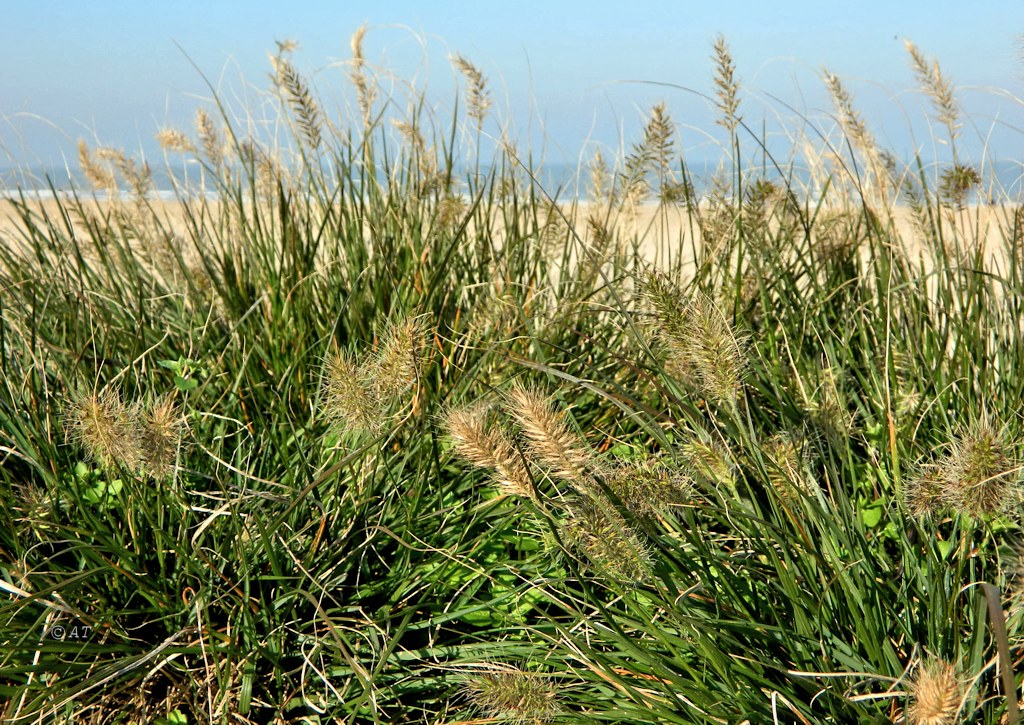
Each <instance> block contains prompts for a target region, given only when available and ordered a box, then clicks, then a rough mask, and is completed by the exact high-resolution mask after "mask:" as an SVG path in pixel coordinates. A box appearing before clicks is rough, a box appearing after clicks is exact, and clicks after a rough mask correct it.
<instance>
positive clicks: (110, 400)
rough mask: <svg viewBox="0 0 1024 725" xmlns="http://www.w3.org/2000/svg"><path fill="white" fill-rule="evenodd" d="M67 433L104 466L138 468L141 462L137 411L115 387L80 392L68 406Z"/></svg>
mask: <svg viewBox="0 0 1024 725" xmlns="http://www.w3.org/2000/svg"><path fill="white" fill-rule="evenodd" d="M67 415H68V434H69V436H70V437H71V438H73V439H74V440H75V441H76V442H77V443H78V444H80V445H81V446H82V447H83V448H84V449H85V451H86V453H87V454H88V455H89V457H90V458H92V459H93V460H94V461H96V462H97V463H98V464H99V465H100V466H102V467H104V468H117V467H121V468H126V469H135V468H137V467H138V466H139V464H140V463H141V461H142V449H141V446H140V441H139V435H138V421H137V415H136V412H135V411H134V410H133V409H132V408H131V407H130V406H127V405H125V403H124V401H123V400H122V399H121V396H120V395H119V394H118V393H117V392H116V391H114V390H110V389H107V390H102V391H100V392H98V393H85V394H79V395H76V396H74V397H73V398H72V400H71V404H70V406H69V408H68V412H67Z"/></svg>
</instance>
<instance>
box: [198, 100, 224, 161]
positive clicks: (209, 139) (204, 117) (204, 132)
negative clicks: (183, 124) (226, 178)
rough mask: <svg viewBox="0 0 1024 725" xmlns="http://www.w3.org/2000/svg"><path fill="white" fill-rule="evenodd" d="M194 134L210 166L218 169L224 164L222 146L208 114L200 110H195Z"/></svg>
mask: <svg viewBox="0 0 1024 725" xmlns="http://www.w3.org/2000/svg"><path fill="white" fill-rule="evenodd" d="M196 133H197V134H198V135H199V143H200V144H201V145H202V147H203V153H204V154H205V155H206V160H207V161H209V162H210V166H212V167H213V168H215V169H216V168H220V166H221V164H222V163H223V162H224V144H223V142H222V141H221V137H220V132H219V131H218V130H217V127H216V126H215V125H214V123H213V119H212V118H210V114H209V113H207V112H206V111H205V110H203V109H202V108H200V109H197V110H196Z"/></svg>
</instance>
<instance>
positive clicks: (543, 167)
mask: <svg viewBox="0 0 1024 725" xmlns="http://www.w3.org/2000/svg"><path fill="white" fill-rule="evenodd" d="M945 168H948V164H942V163H938V162H930V163H924V164H923V166H922V169H921V170H922V171H923V173H924V177H925V179H926V181H927V183H928V186H929V188H930V189H932V190H935V189H936V188H938V179H939V176H940V174H941V173H942V171H943V170H944V169H945ZM976 168H978V169H979V171H980V172H981V177H982V185H981V187H980V188H979V189H978V190H977V191H975V192H974V194H973V198H971V199H970V201H972V202H977V201H982V200H989V201H1009V202H1011V203H1021V202H1024V161H1011V160H997V161H992V162H987V163H985V164H982V165H978V166H976ZM326 171H328V172H329V169H327V170H326ZM686 171H687V174H688V176H689V180H690V183H691V184H692V185H693V190H694V193H695V194H696V196H697V197H702V196H704V195H705V194H706V193H707V192H708V190H709V189H710V187H711V183H712V180H713V179H714V178H715V176H716V175H718V176H722V175H723V174H724V175H726V176H727V177H728V175H729V174H730V171H729V170H728V169H727V168H725V167H723V166H722V164H721V162H719V161H697V162H692V163H689V164H688V165H687V167H686ZM911 171H912V173H914V174H915V176H916V175H917V173H918V170H917V168H916V166H915V167H914V168H913V169H911ZM151 173H152V182H153V188H154V192H153V197H154V198H157V199H162V200H167V201H171V200H174V199H177V198H180V197H182V196H199V195H206V196H209V197H213V196H215V191H214V190H213V189H214V185H213V184H212V183H211V180H210V178H209V177H208V176H207V177H205V178H204V172H203V170H202V169H201V168H200V167H199V165H198V164H195V163H191V164H182V165H180V166H177V167H154V168H152V170H151ZM515 173H516V175H517V177H518V178H519V179H520V180H521V181H522V182H523V183H524V184H526V183H533V184H534V185H535V187H537V190H538V193H543V194H546V195H547V196H549V197H551V198H553V199H558V200H562V201H568V200H571V199H578V200H580V201H586V200H587V177H588V170H587V169H586V168H585V167H584V168H582V169H580V168H579V167H577V166H576V165H574V164H566V163H552V164H540V165H539V166H538V167H537V168H536V169H534V170H533V173H532V175H531V174H528V173H527V171H526V170H525V169H522V168H520V169H518V170H516V171H515ZM745 173H746V174H748V175H750V176H751V177H757V178H764V179H767V180H769V181H773V182H776V183H779V184H781V185H787V184H791V185H792V186H793V188H795V189H797V190H800V189H806V188H807V186H808V183H809V181H810V173H809V172H808V171H807V170H806V169H805V168H801V167H800V166H799V165H793V166H792V167H788V168H783V169H781V170H780V169H776V168H773V167H767V168H757V167H748V168H747V170H746V172H745ZM489 174H490V169H489V168H487V167H481V168H480V169H473V170H470V169H465V170H463V172H462V173H461V174H456V178H457V179H461V180H466V179H474V178H475V181H476V183H482V182H485V181H486V180H487V178H488V175H489ZM675 174H676V177H677V178H678V177H679V169H676V170H675ZM531 176H532V178H531ZM379 177H380V179H381V180H382V181H383V180H384V179H385V175H384V174H383V173H381V174H379ZM651 181H652V184H654V185H656V180H654V179H651ZM75 194H78V195H83V196H88V197H90V198H92V196H93V195H94V193H93V192H92V191H91V190H90V188H89V185H88V182H87V181H86V179H85V178H84V176H83V175H82V174H81V172H80V171H78V170H77V169H66V168H60V169H53V168H51V169H47V168H40V167H27V168H17V167H6V168H3V167H0V198H17V197H19V196H21V195H24V196H25V197H26V198H33V199H48V198H54V197H69V196H72V195H75ZM95 196H96V197H97V198H99V199H103V198H104V197H105V196H106V194H105V193H103V192H100V193H96V194H95Z"/></svg>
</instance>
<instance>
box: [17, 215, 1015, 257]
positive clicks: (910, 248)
mask: <svg viewBox="0 0 1024 725" xmlns="http://www.w3.org/2000/svg"><path fill="white" fill-rule="evenodd" d="M28 206H29V208H30V209H31V213H32V214H34V215H36V216H37V218H39V219H40V220H42V219H49V220H50V221H51V222H52V223H55V224H58V225H59V227H61V228H63V226H64V225H65V224H68V223H70V224H72V225H73V226H74V227H75V228H76V229H77V230H78V231H84V229H85V228H84V225H83V222H82V220H81V219H75V218H69V219H64V218H63V214H62V211H61V205H60V203H59V202H58V201H56V200H53V199H47V200H40V201H30V202H28ZM87 207H88V208H92V209H94V210H95V211H96V212H103V211H105V210H106V209H107V208H108V205H107V203H106V202H89V203H88V204H87ZM150 208H151V209H152V212H153V213H154V214H155V215H156V218H157V219H159V223H160V225H161V226H162V227H163V228H165V229H169V230H171V231H172V232H174V233H175V234H178V235H180V236H182V237H184V238H187V237H188V233H187V226H186V224H185V221H184V214H183V206H182V202H178V201H159V200H158V201H153V202H151V204H150ZM560 209H561V214H556V213H554V212H549V215H548V224H549V227H550V231H551V233H552V234H553V235H554V236H558V235H559V234H560V233H561V234H562V235H563V236H564V231H565V223H566V221H565V220H566V219H570V220H573V221H574V228H575V232H576V234H578V235H579V237H580V239H582V240H583V241H584V242H585V243H587V244H591V243H593V242H594V241H595V240H596V236H597V235H599V234H604V233H611V235H612V236H613V237H617V238H618V239H619V242H620V243H623V244H625V243H629V242H630V241H631V240H633V239H635V240H637V241H638V242H639V244H638V249H639V251H640V254H641V256H642V257H643V258H644V259H646V260H647V261H649V262H651V263H653V264H655V265H656V266H663V265H666V264H667V263H668V262H670V261H672V260H674V259H676V258H678V255H680V254H682V255H683V256H684V265H685V264H686V262H688V261H691V260H692V257H693V252H694V249H695V248H697V247H698V246H699V245H700V244H701V243H702V237H701V232H700V229H699V225H698V223H697V220H696V218H695V215H693V214H692V213H690V212H688V211H687V209H686V208H685V207H681V206H660V205H658V204H655V203H646V204H642V205H639V206H638V207H636V209H635V210H625V211H619V212H616V213H614V214H610V213H609V211H608V209H607V207H606V206H598V205H591V204H587V203H585V202H583V203H579V204H577V205H575V208H573V206H570V205H562V206H561V207H560ZM1017 209H1018V207H1014V206H1011V205H1007V204H994V205H988V204H986V205H974V206H969V207H966V208H964V209H963V210H961V211H957V212H952V211H950V212H949V213H948V214H944V215H943V229H944V235H945V237H946V239H947V240H952V239H954V238H956V239H958V240H960V245H961V246H962V247H963V248H966V249H975V248H977V245H979V244H983V245H984V250H985V258H986V260H987V263H988V264H996V265H997V268H998V267H1000V266H1002V268H1004V269H1005V266H1003V265H1004V264H1005V257H1006V254H1005V250H1006V246H1007V245H1006V243H1005V240H1006V239H1007V238H1008V236H1009V235H1010V234H1011V233H1013V230H1014V214H1015V212H1016V210H1017ZM562 215H564V217H563V216H562ZM892 222H893V227H894V229H895V231H896V235H897V236H898V238H899V240H900V241H901V242H902V244H903V247H904V249H906V250H907V252H909V253H910V255H911V256H913V257H917V255H918V254H919V253H920V252H922V251H923V250H925V249H926V247H927V246H928V245H927V244H926V241H927V240H926V239H925V238H924V237H923V236H922V234H921V232H920V231H919V229H918V228H917V225H916V223H915V218H914V214H913V213H912V211H911V210H910V209H909V208H907V207H904V206H900V207H897V208H895V209H894V211H893V214H892ZM499 224H500V223H499ZM768 225H769V227H770V228H771V227H773V226H775V225H777V222H776V221H769V222H768ZM602 227H605V231H598V230H600V229H601V228H602ZM815 229H816V230H817V231H816V233H820V234H821V235H822V243H831V242H835V241H836V239H839V240H841V239H843V237H844V235H845V236H846V237H849V236H850V235H851V230H850V227H849V224H848V223H847V222H845V221H844V219H843V217H842V216H841V215H836V214H831V215H830V213H829V212H826V211H822V212H820V213H819V217H818V219H817V220H816V222H815ZM62 231H63V229H62ZM468 233H470V234H472V227H470V228H469V230H468ZM1018 233H1019V232H1018ZM826 236H828V237H833V238H834V239H832V240H831V242H829V240H826V239H825V237H826ZM26 238H27V236H26V232H25V229H24V224H23V221H22V211H21V210H19V208H18V206H16V204H15V203H14V202H13V201H11V200H9V199H3V200H0V243H2V244H3V245H5V246H9V245H20V244H22V243H24V241H25V240H26Z"/></svg>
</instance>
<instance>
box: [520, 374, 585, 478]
mask: <svg viewBox="0 0 1024 725" xmlns="http://www.w3.org/2000/svg"><path fill="white" fill-rule="evenodd" d="M506 399H507V403H508V408H509V412H510V413H511V414H512V417H513V418H515V420H516V422H517V423H518V424H519V426H520V428H522V430H523V433H524V434H525V435H526V438H527V441H528V442H529V447H530V452H531V453H532V454H533V455H535V456H536V457H537V459H538V460H539V461H540V462H541V463H543V464H544V465H545V466H546V467H548V468H550V469H551V471H552V472H553V473H554V474H555V475H556V476H558V477H559V478H562V479H564V480H566V481H570V482H572V483H573V484H574V485H576V486H578V487H582V488H583V489H584V490H590V486H591V484H590V479H589V472H590V471H591V470H593V468H594V462H593V456H592V455H591V453H590V450H589V449H588V448H587V446H586V444H585V443H584V442H583V441H582V440H580V438H579V436H577V435H576V434H575V433H573V432H572V431H571V430H570V429H569V426H567V425H566V424H565V421H564V420H563V418H562V416H561V415H560V414H558V413H556V412H555V410H554V408H553V407H552V405H551V402H550V400H549V399H548V398H547V397H545V396H544V395H542V394H541V393H540V392H538V391H537V390H534V389H532V388H526V387H523V386H522V385H516V386H515V387H513V388H512V389H511V390H509V391H508V393H507V395H506Z"/></svg>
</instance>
